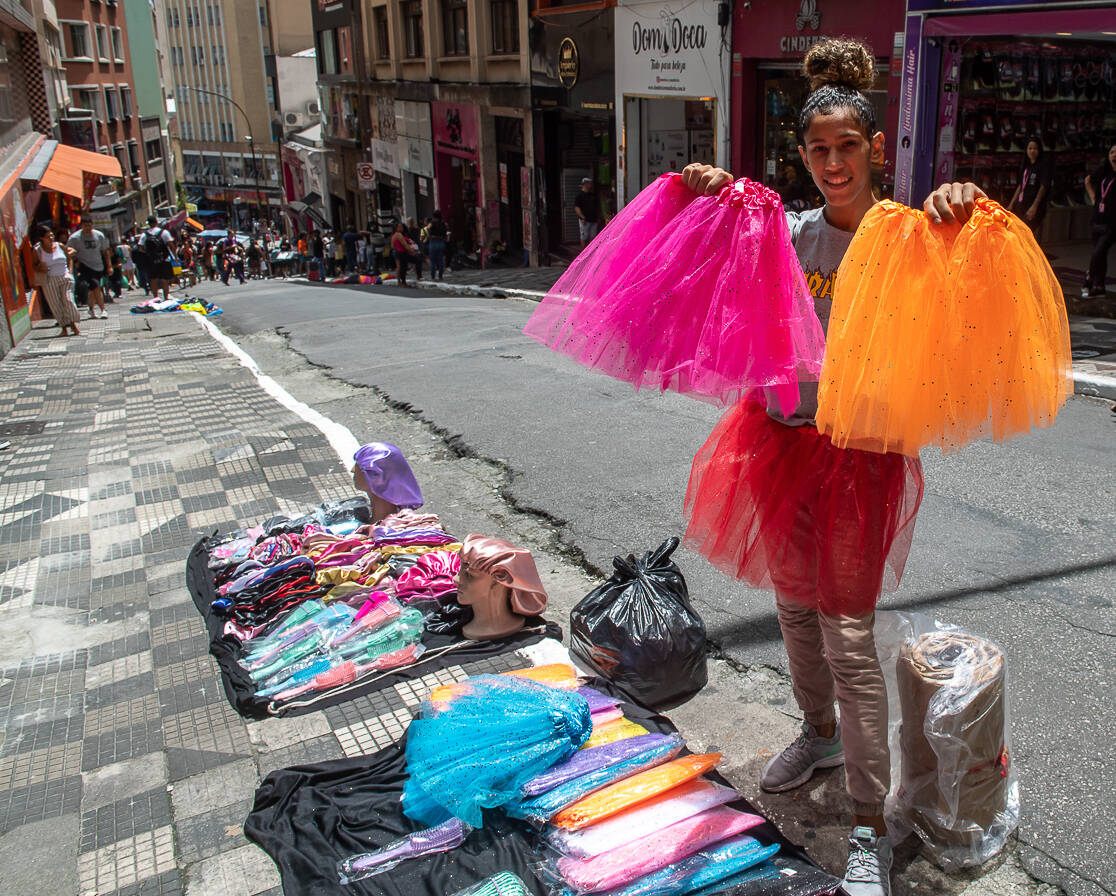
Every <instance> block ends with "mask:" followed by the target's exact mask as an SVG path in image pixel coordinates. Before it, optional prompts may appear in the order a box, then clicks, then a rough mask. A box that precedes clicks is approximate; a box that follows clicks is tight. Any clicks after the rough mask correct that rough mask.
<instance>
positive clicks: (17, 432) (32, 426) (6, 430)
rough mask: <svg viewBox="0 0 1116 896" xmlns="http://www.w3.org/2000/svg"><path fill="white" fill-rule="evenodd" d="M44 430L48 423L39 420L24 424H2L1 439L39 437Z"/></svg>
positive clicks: (0, 425)
mask: <svg viewBox="0 0 1116 896" xmlns="http://www.w3.org/2000/svg"><path fill="white" fill-rule="evenodd" d="M44 429H46V423H43V422H40V421H38V420H27V421H24V422H22V423H4V424H0V439H7V438H11V437H12V436H37V435H38V434H39V433H41V432H42V431H43V430H44Z"/></svg>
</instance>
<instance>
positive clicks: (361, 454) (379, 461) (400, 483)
mask: <svg viewBox="0 0 1116 896" xmlns="http://www.w3.org/2000/svg"><path fill="white" fill-rule="evenodd" d="M353 460H354V461H355V462H356V465H357V466H358V467H360V469H361V472H362V473H364V481H365V482H366V483H368V490H369V491H370V492H372V494H374V495H376V496H377V497H379V498H383V499H384V500H385V501H388V502H390V503H391V504H394V505H395V506H396V507H411V508H414V507H421V506H422V491H421V490H420V489H419V484H418V480H417V479H415V474H414V472H413V471H412V470H411V465H410V464H408V463H407V459H406V458H405V457H404V456H403V452H402V451H400V450H399V449H398V448H396V447H395V446H394V445H392V444H391V443H390V442H369V443H368V444H367V445H362V446H361V447H360V448H358V449H357V452H356V454H354V455H353Z"/></svg>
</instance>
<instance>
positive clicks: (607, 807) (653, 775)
mask: <svg viewBox="0 0 1116 896" xmlns="http://www.w3.org/2000/svg"><path fill="white" fill-rule="evenodd" d="M720 761H721V754H720V753H702V754H699V755H696V756H684V757H682V758H681V759H672V760H671V761H670V762H667V763H664V764H663V765H660V766H657V767H656V768H652V769H648V770H647V771H644V772H640V773H639V774H636V775H632V776H631V777H630V778H625V779H624V780H623V781H617V782H616V783H615V784H610V785H609V786H608V787H605V788H604V789H603V790H599V791H597V792H596V793H591V794H590V795H589V796H587V797H585V798H584V799H581V800H578V801H577V802H576V803H574V804H573V805H572V806H569V807H568V808H566V809H563V810H562V811H561V812H559V813H558V814H557V815H556V816H554V819H553V823H554V824H556V825H557V826H558V827H561V828H566V829H567V830H571V831H578V830H581V828H583V827H585V826H586V825H590V824H593V823H594V822H597V821H602V820H604V819H605V818H610V817H611V816H613V815H616V814H617V813H619V812H623V811H624V810H625V809H627V808H630V807H631V806H635V805H638V804H639V803H642V802H644V801H646V800H649V799H651V798H652V797H656V796H658V795H659V794H660V793H665V792H666V791H668V790H670V789H671V788H674V787H677V786H678V785H679V784H685V783H686V782H687V781H689V780H691V779H692V778H696V777H697V776H698V775H703V774H705V773H706V772H707V771H709V770H710V769H711V768H713V767H714V766H715V765H716V764H717V763H718V762H720Z"/></svg>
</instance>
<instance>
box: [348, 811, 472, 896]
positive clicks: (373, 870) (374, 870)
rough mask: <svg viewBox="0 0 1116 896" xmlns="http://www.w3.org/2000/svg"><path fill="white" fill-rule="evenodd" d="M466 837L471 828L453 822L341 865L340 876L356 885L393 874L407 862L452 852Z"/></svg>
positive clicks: (402, 839)
mask: <svg viewBox="0 0 1116 896" xmlns="http://www.w3.org/2000/svg"><path fill="white" fill-rule="evenodd" d="M467 836H469V827H468V825H465V824H462V823H461V822H460V821H458V820H457V819H456V818H451V819H450V820H449V821H445V822H443V823H442V824H440V825H437V826H436V827H432V828H427V829H426V830H422V831H415V833H413V834H408V835H407V836H406V837H400V838H399V839H398V840H396V841H394V842H392V843H389V844H388V845H387V846H385V847H383V848H382V849H377V850H376V851H375V852H365V853H361V854H360V855H357V856H350V857H349V858H347V859H345V860H344V861H342V862H338V863H337V876H338V878H339V879H340V882H341V883H342V884H351V883H355V882H356V881H358V880H364V879H365V878H368V877H374V876H375V875H377V874H383V873H384V872H385V871H390V870H391V869H392V868H394V867H395V866H396V865H398V864H399V863H400V862H405V861H407V860H408V859H417V858H419V857H420V856H428V855H431V854H433V853H439V852H446V851H448V850H451V849H453V848H454V847H456V846H460V845H461V844H462V843H463V842H464V841H465V838H466V837H467Z"/></svg>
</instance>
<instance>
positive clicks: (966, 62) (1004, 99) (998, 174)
mask: <svg viewBox="0 0 1116 896" xmlns="http://www.w3.org/2000/svg"><path fill="white" fill-rule="evenodd" d="M989 7H990V4H989V3H988V0H982V2H980V3H976V2H968V0H951V2H949V3H945V2H940V0H911V3H910V9H909V12H908V15H907V31H906V52H905V54H904V60H903V90H902V110H901V122H902V123H901V134H900V140H901V149H900V156H899V160H898V183H897V190H896V193H897V196H898V197H899V198H900V199H901V200H902V201H907V202H910V201H918V198H919V197H923V196H925V195H926V194H927V193H929V191H930V190H931V189H933V187H934V185H935V184H938V183H941V182H944V181H952V180H971V181H973V182H975V183H977V184H978V185H979V186H980V187H981V188H982V189H984V190H985V191H986V192H987V193H988V194H989V195H990V196H991V197H992V198H994V199H996V200H998V201H1000V202H1002V203H1004V204H1005V205H1006V204H1007V203H1008V202H1009V201H1010V200H1011V197H1012V194H1013V193H1014V192H1015V188H1016V187H1017V186H1018V183H1019V177H1020V175H1021V173H1022V172H1023V170H1024V168H1025V167H1027V166H1026V165H1025V162H1024V150H1025V148H1026V145H1027V143H1028V142H1029V141H1030V140H1032V139H1034V138H1037V139H1038V141H1039V142H1040V143H1041V145H1042V148H1043V152H1044V153H1045V154H1046V158H1047V161H1046V162H1045V165H1046V166H1047V167H1048V168H1049V170H1050V173H1051V175H1052V183H1051V188H1050V193H1049V206H1048V210H1047V214H1046V218H1045V220H1044V222H1043V227H1042V230H1041V232H1040V239H1041V241H1042V242H1043V243H1044V245H1045V244H1051V243H1053V244H1064V243H1073V242H1082V241H1086V240H1088V237H1089V222H1090V218H1091V209H1090V203H1089V201H1088V197H1087V196H1086V195H1085V189H1084V180H1085V176H1086V175H1087V174H1088V173H1089V172H1090V171H1092V170H1093V169H1095V168H1096V167H1097V166H1098V165H1099V164H1100V163H1101V162H1102V161H1103V160H1104V153H1105V151H1106V150H1107V148H1108V147H1109V146H1110V145H1111V144H1112V142H1113V140H1114V139H1116V87H1114V78H1113V72H1114V71H1116V17H1114V13H1113V9H1112V7H1111V6H1107V7H1100V6H1084V5H1081V4H1074V3H1071V2H1058V0H1052V2H1046V3H1042V4H1019V3H1011V4H1008V3H1003V4H995V7H994V9H993V8H989ZM974 8H975V9H974Z"/></svg>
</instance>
